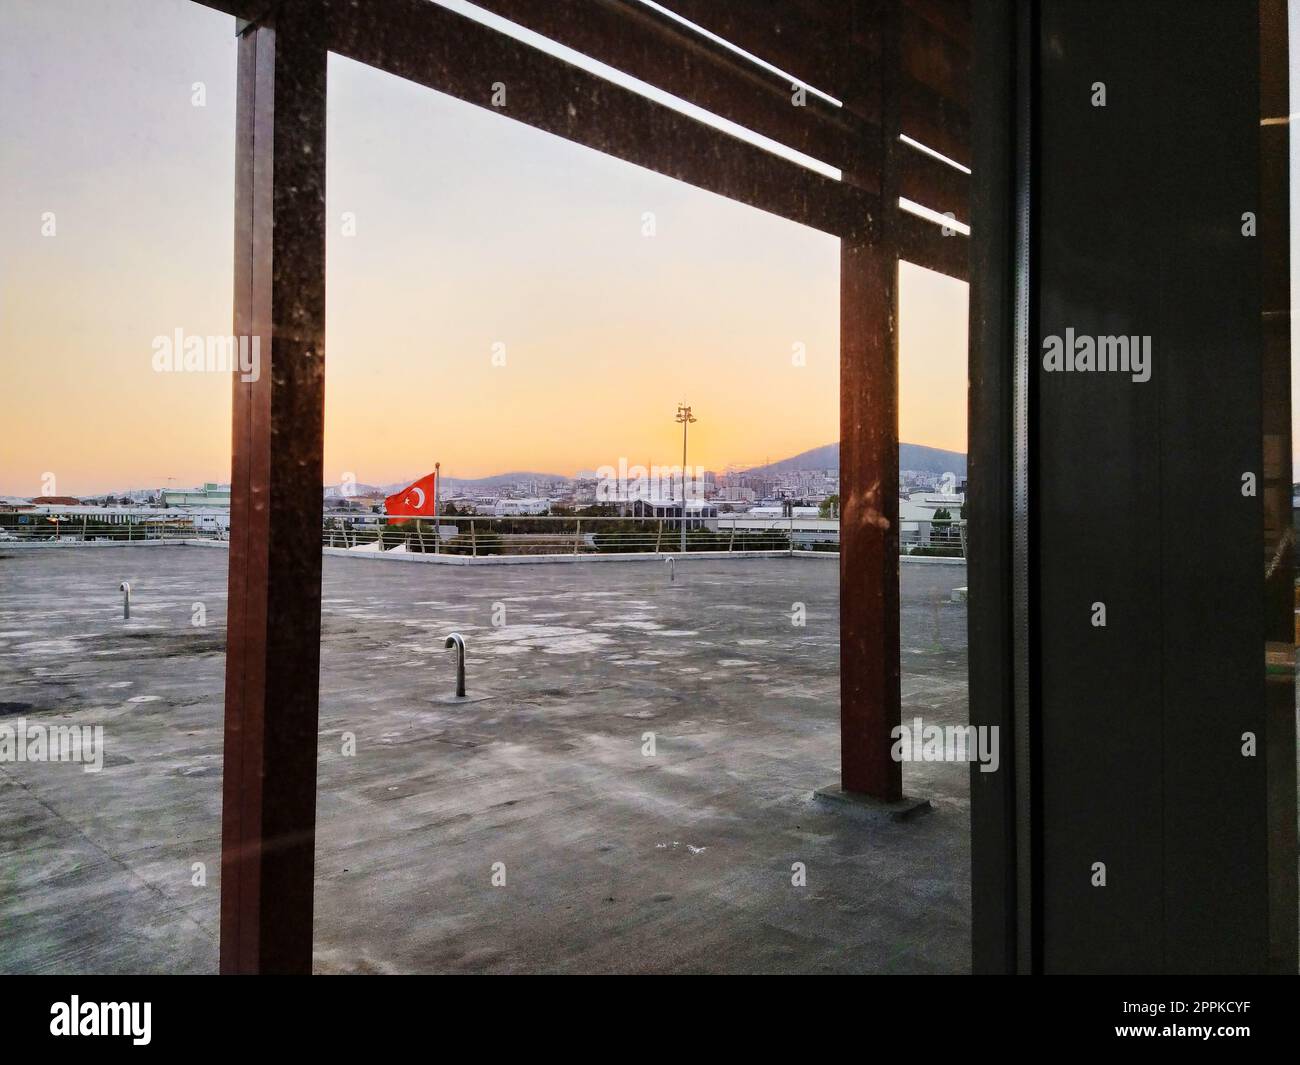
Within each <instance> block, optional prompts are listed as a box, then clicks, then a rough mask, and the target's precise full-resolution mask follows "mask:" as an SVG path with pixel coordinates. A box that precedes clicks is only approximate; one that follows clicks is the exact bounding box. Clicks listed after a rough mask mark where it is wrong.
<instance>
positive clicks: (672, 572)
mask: <svg viewBox="0 0 1300 1065" xmlns="http://www.w3.org/2000/svg"><path fill="white" fill-rule="evenodd" d="M664 561H665V562H667V563H668V581H669V583H670V584H671V583H672V582H673V581H675V580H677V559H675V558H673V557H672V556H671V555H669V556H668V557H667V558H666V559H664Z"/></svg>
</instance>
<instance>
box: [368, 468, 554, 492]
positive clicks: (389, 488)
mask: <svg viewBox="0 0 1300 1065" xmlns="http://www.w3.org/2000/svg"><path fill="white" fill-rule="evenodd" d="M568 479H569V478H567V477H565V476H564V475H563V474H559V473H530V472H528V471H523V470H521V471H518V472H515V473H495V474H493V475H492V476H491V477H450V476H448V475H446V474H444V475H443V478H442V484H443V485H444V486H445V487H446V488H460V489H468V490H470V491H473V490H475V489H479V488H500V487H501V486H502V485H503V484H514V483H516V482H518V481H523V482H524V483H527V482H529V481H537V482H538V483H539V484H545V483H547V482H548V481H566V480H568ZM414 480H415V478H412V479H411V480H410V481H402V482H400V483H398V484H393V485H385V487H384V491H385V492H388V493H390V494H391V493H393V492H397V491H400V490H401V489H403V488H405V487H406V486H407V485H408V484H411V483H412V482H413V481H414Z"/></svg>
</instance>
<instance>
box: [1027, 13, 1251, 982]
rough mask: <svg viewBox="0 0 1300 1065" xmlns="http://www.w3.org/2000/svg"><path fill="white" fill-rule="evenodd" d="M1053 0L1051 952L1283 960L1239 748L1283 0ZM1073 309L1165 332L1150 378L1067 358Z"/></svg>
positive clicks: (1043, 551) (1045, 508) (1044, 702)
mask: <svg viewBox="0 0 1300 1065" xmlns="http://www.w3.org/2000/svg"><path fill="white" fill-rule="evenodd" d="M1037 19H1038V21H1037V26H1036V32H1035V37H1036V44H1037V72H1036V73H1037V79H1038V92H1037V94H1036V104H1037V106H1036V114H1035V119H1034V134H1033V139H1034V161H1033V167H1034V174H1035V177H1036V182H1035V192H1036V195H1035V197H1034V215H1033V223H1032V233H1033V262H1034V280H1033V286H1032V288H1031V294H1032V295H1031V308H1032V311H1033V314H1034V320H1033V322H1032V324H1031V328H1030V337H1031V341H1033V342H1036V350H1032V349H1031V354H1033V355H1034V356H1035V360H1036V361H1035V363H1034V364H1033V366H1034V369H1033V374H1034V377H1035V379H1034V380H1033V382H1032V383H1031V385H1030V388H1031V401H1032V410H1033V413H1032V417H1031V423H1032V430H1031V432H1032V437H1031V441H1032V447H1033V448H1034V452H1035V473H1034V476H1033V484H1032V486H1031V488H1032V490H1031V498H1032V499H1033V501H1034V503H1033V507H1034V509H1033V519H1032V520H1033V528H1034V544H1035V553H1036V564H1035V566H1034V578H1035V588H1036V608H1037V633H1036V636H1037V655H1036V663H1037V676H1036V698H1035V700H1034V702H1035V709H1034V718H1035V721H1034V725H1035V733H1036V766H1035V777H1036V779H1037V781H1038V788H1039V795H1038V808H1037V815H1038V819H1039V823H1038V826H1037V827H1038V833H1037V838H1038V840H1039V847H1038V849H1037V854H1036V856H1035V861H1036V863H1037V870H1038V877H1039V880H1038V882H1039V885H1040V890H1041V900H1040V902H1041V906H1040V913H1041V920H1040V921H1039V923H1038V929H1037V933H1038V935H1039V937H1040V944H1039V952H1040V953H1039V963H1040V965H1041V968H1042V969H1043V970H1045V971H1048V972H1053V971H1072V972H1080V971H1083V972H1089V971H1091V972H1117V971H1118V972H1123V971H1161V970H1163V971H1197V972H1199V971H1237V970H1251V969H1261V968H1263V967H1264V959H1265V958H1266V956H1267V933H1268V912H1267V911H1268V907H1267V900H1268V883H1267V879H1268V878H1267V862H1266V856H1267V851H1266V844H1267V841H1266V832H1267V824H1266V818H1265V817H1264V810H1265V758H1264V757H1263V751H1262V749H1261V751H1260V754H1259V756H1257V757H1253V758H1250V757H1244V756H1243V754H1242V743H1243V740H1242V734H1243V733H1245V732H1248V731H1249V732H1253V733H1254V734H1255V735H1256V736H1257V737H1259V738H1260V744H1261V746H1262V743H1263V736H1264V732H1265V723H1264V714H1263V711H1264V688H1263V685H1264V620H1263V613H1262V603H1263V601H1264V583H1263V582H1264V567H1263V565H1262V563H1261V559H1262V556H1263V554H1264V549H1263V532H1262V530H1263V522H1262V511H1261V502H1260V496H1259V493H1258V489H1257V490H1256V493H1255V494H1254V495H1243V491H1242V485H1243V481H1242V478H1243V475H1245V474H1253V475H1254V477H1255V478H1256V479H1262V469H1261V466H1262V455H1261V439H1262V435H1261V434H1262V425H1261V395H1262V367H1261V355H1260V352H1261V336H1260V308H1261V292H1260V268H1259V241H1258V239H1257V238H1255V237H1251V236H1246V235H1243V232H1242V226H1243V219H1242V215H1243V212H1247V211H1250V212H1257V211H1258V202H1257V200H1258V195H1259V140H1258V137H1259V73H1258V50H1259V45H1258V34H1259V21H1258V5H1257V4H1253V3H1246V2H1235V0H1223V2H1190V3H1189V2H1187V0H1146V2H1143V3H1141V4H1132V3H1110V2H1104V3H1089V4H1081V3H1077V2H1073V0H1044V2H1043V3H1041V4H1040V5H1039V6H1038V11H1037ZM1102 92H1104V105H1103V104H1102V103H1101V93H1102ZM1069 331H1072V332H1073V335H1074V336H1075V337H1076V338H1079V337H1093V338H1100V337H1112V336H1113V337H1125V338H1149V344H1150V356H1149V360H1150V361H1149V369H1150V378H1149V380H1145V381H1139V380H1134V379H1133V378H1134V373H1135V369H1134V368H1130V369H1129V370H1128V371H1127V372H1125V371H1117V370H1108V371H1102V370H1096V369H1091V370H1089V369H1080V370H1075V371H1073V372H1070V371H1066V370H1049V369H1046V368H1045V367H1044V362H1043V355H1044V351H1045V348H1044V340H1045V338H1048V337H1051V336H1056V337H1059V338H1061V339H1062V342H1063V343H1064V342H1065V341H1066V340H1067V338H1068V335H1069ZM1129 342H1130V344H1133V341H1132V340H1130V341H1129ZM1142 342H1143V341H1141V340H1139V341H1138V343H1139V344H1141V343H1142ZM1098 603H1101V604H1104V605H1105V625H1104V627H1103V626H1097V625H1095V624H1094V614H1095V609H1096V608H1095V607H1094V604H1098ZM1094 863H1104V865H1105V886H1104V887H1103V886H1097V885H1096V884H1095V883H1094V880H1095V878H1096V874H1095V868H1094Z"/></svg>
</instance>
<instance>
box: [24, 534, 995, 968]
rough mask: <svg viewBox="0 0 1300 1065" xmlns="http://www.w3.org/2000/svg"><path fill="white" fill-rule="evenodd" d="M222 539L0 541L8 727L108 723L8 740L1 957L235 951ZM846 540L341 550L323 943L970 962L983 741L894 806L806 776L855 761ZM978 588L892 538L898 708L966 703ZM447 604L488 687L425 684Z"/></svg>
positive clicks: (337, 952)
mask: <svg viewBox="0 0 1300 1065" xmlns="http://www.w3.org/2000/svg"><path fill="white" fill-rule="evenodd" d="M226 564H227V555H226V552H225V551H224V550H220V549H214V548H204V547H185V546H178V545H168V546H165V547H162V546H151V547H121V548H116V547H114V548H103V549H90V548H80V549H54V550H42V549H28V550H21V551H20V550H11V551H8V552H2V553H0V723H13V722H15V721H16V720H17V719H19V718H24V717H25V718H26V719H27V721H28V723H29V724H34V723H44V724H56V723H57V724H82V725H103V726H104V729H105V738H106V751H107V754H106V759H105V767H104V769H103V771H102V772H99V773H85V772H83V771H82V768H81V767H80V766H78V765H74V764H70V763H65V764H50V763H12V762H10V763H0V971H3V972H9V973H12V972H75V973H80V972H214V971H215V970H216V967H217V935H218V916H217V915H218V889H219V880H220V821H221V745H222V687H223V669H224V653H223V652H224V640H225V620H226ZM838 569H839V568H838V566H837V565H836V564H835V563H834V562H832V561H828V560H813V559H783V558H778V559H755V560H709V561H703V560H689V561H686V562H683V563H680V564H679V565H678V566H677V580H676V582H675V583H669V581H668V574H667V567H666V566H664V565H663V564H662V563H653V562H628V563H600V564H565V565H558V564H557V565H524V566H519V565H507V566H479V567H472V568H471V567H453V566H437V565H411V564H402V563H398V562H395V561H394V562H388V561H373V560H372V561H363V560H358V559H348V558H326V559H325V560H324V622H323V627H324V632H323V636H322V642H321V721H320V745H319V785H318V802H317V817H318V830H317V840H316V855H317V865H316V901H315V909H316V913H315V969H316V971H317V972H324V973H330V972H411V971H415V972H425V971H433V972H520V971H522V972H535V971H553V972H672V971H678V972H682V971H684V972H964V971H967V970H968V969H969V949H970V948H969V937H970V912H969V911H970V893H969V853H970V852H969V839H968V832H969V816H968V799H967V796H968V784H967V776H968V772H969V768H968V766H966V765H965V764H953V763H915V764H908V765H906V766H905V767H904V786H905V790H906V791H907V792H909V793H910V794H914V795H918V796H923V797H927V798H929V799H931V800H932V801H933V803H934V805H935V810H934V811H933V812H932V813H930V814H928V815H925V816H922V817H919V818H916V819H913V820H911V821H907V822H903V823H896V822H891V821H864V820H863V819H861V818H856V817H853V816H852V815H850V814H849V813H847V812H845V811H840V810H834V809H827V808H824V807H822V806H821V805H819V804H814V803H813V802H812V801H811V800H810V795H811V793H812V791H813V790H814V789H815V788H818V787H822V786H825V785H828V784H833V783H835V782H836V781H837V779H838V757H839V736H838V708H839V690H838V684H839V667H838V643H839V640H838V625H839V609H838V608H839V582H838ZM122 580H129V581H130V582H131V585H132V588H133V589H134V596H133V603H132V620H131V621H129V622H124V621H123V620H122V619H121V595H120V593H119V592H118V590H117V589H118V583H119V582H120V581H122ZM965 583H966V571H965V568H964V567H960V566H949V565H925V564H906V565H904V566H903V580H902V594H903V615H902V625H903V655H902V666H903V698H904V720H907V719H909V718H910V716H911V715H913V714H919V715H920V716H922V717H923V718H924V719H925V721H926V723H927V724H929V723H938V724H959V723H964V722H965V720H966V608H965V605H964V604H957V603H953V602H952V601H951V592H952V589H954V588H956V587H958V586H961V585H964V584H965ZM196 603H202V604H203V605H204V609H205V610H206V625H203V626H196V625H194V624H193V620H194V616H195V606H194V604H196ZM796 603H803V604H805V606H806V610H807V621H806V624H805V625H804V626H803V627H797V626H795V625H792V623H791V617H792V611H793V610H794V609H795V607H794V604H796ZM502 611H504V617H502ZM494 614H495V619H496V620H497V621H498V622H501V621H504V624H497V625H494V624H493V621H494ZM453 629H455V630H458V631H460V632H462V633H464V634H465V636H466V639H467V642H468V645H469V654H468V660H469V665H468V674H469V688H470V693H471V695H473V694H486V695H489V698H487V699H484V700H483V701H480V702H473V703H467V704H462V705H448V704H447V703H444V702H438V701H433V700H435V699H436V698H437V697H441V696H445V695H447V694H450V692H451V690H452V675H453V667H452V658H451V653H450V652H448V651H444V650H443V648H442V637H444V636H445V635H446V634H447V633H448V632H450V631H452V630H453ZM646 732H653V733H654V734H655V745H656V752H655V754H654V756H653V757H647V756H645V755H643V753H642V746H643V734H644V733H646ZM345 733H352V734H354V735H355V748H356V749H355V754H353V755H351V756H347V755H344V753H343V744H344V734H345ZM498 862H500V863H504V865H505V870H506V884H505V886H500V887H498V886H493V884H492V882H491V879H492V871H493V865H494V863H498ZM795 862H802V863H804V864H805V865H806V868H807V886H806V887H795V886H793V885H792V883H791V875H792V874H791V866H792V864H793V863H795ZM195 863H203V865H204V866H205V872H206V883H205V884H203V885H198V886H196V885H195V884H194V883H193V880H194V879H195V872H194V867H195Z"/></svg>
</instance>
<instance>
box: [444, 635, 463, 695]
mask: <svg viewBox="0 0 1300 1065" xmlns="http://www.w3.org/2000/svg"><path fill="white" fill-rule="evenodd" d="M443 647H444V648H446V647H454V648H455V649H456V698H457V699H463V698H465V637H464V636H462V635H461V634H460V633H459V632H453V633H451V635H449V636H448V637H447V639H446V642H445V643H443Z"/></svg>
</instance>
